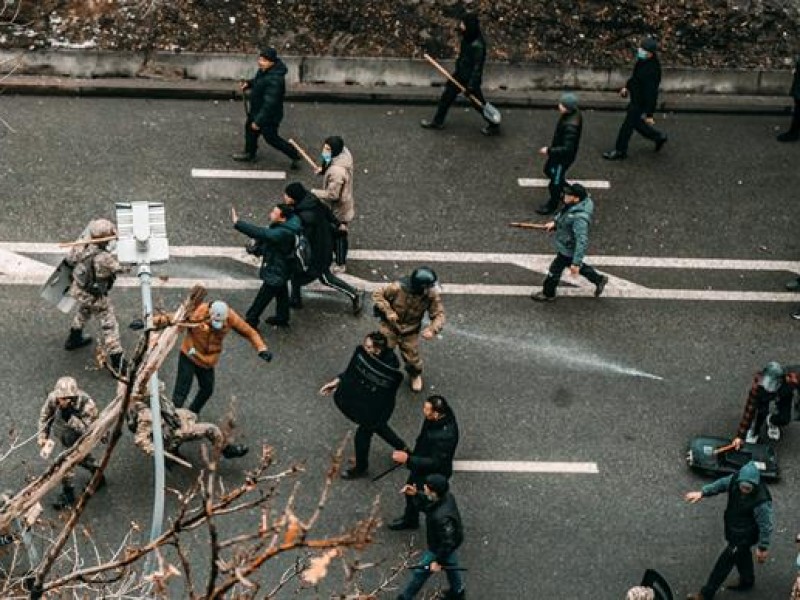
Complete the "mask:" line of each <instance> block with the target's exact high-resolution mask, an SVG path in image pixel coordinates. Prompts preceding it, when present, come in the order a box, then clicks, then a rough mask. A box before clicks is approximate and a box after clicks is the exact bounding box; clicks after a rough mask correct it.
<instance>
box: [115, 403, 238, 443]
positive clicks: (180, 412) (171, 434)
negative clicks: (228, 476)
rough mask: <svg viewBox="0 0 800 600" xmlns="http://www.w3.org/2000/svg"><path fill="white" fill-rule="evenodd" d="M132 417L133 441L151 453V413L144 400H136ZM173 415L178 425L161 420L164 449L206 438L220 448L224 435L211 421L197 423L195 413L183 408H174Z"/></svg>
mask: <svg viewBox="0 0 800 600" xmlns="http://www.w3.org/2000/svg"><path fill="white" fill-rule="evenodd" d="M133 412H134V417H133V420H132V422H131V429H132V430H133V432H134V438H133V442H134V443H135V444H136V446H137V447H138V448H139V449H140V450H142V451H143V452H144V453H145V454H148V455H150V456H152V454H153V413H152V412H151V411H150V406H149V405H148V404H146V403H145V402H141V401H139V402H137V403H136V404H135V405H134V408H133ZM175 416H176V417H177V419H178V422H179V425H178V427H171V426H170V425H169V423H168V422H167V420H166V419H163V418H162V420H161V426H162V431H163V435H164V449H165V450H166V451H167V452H174V451H175V450H177V449H178V447H179V446H180V445H181V444H183V443H184V442H191V441H193V440H199V439H202V438H206V439H207V440H209V441H210V442H211V443H212V444H214V445H215V446H217V447H219V448H221V447H222V445H223V443H224V440H225V436H224V435H223V434H222V430H221V429H220V428H219V427H217V426H216V425H214V424H213V423H198V422H197V415H196V414H194V413H193V412H192V411H190V410H187V409H185V408H176V409H175Z"/></svg>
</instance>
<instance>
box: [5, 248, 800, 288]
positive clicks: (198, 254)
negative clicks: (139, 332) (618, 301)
mask: <svg viewBox="0 0 800 600" xmlns="http://www.w3.org/2000/svg"><path fill="white" fill-rule="evenodd" d="M64 252H65V250H64V248H61V247H60V246H59V245H58V244H55V243H38V242H0V285H42V284H43V283H44V281H45V280H46V279H47V277H48V276H49V274H50V273H52V271H53V268H54V267H53V266H51V265H49V264H46V263H43V262H40V261H37V260H34V259H32V258H28V257H26V256H22V255H21V254H20V253H22V254H32V255H38V254H44V255H63V254H64ZM170 254H171V255H172V256H173V257H176V258H209V257H215V258H228V259H231V260H236V261H239V262H241V263H244V264H248V265H256V264H257V263H258V259H256V258H255V257H252V256H250V255H249V254H247V253H246V252H245V251H244V249H243V248H242V247H241V246H172V247H170ZM350 256H351V257H352V259H353V260H362V261H381V262H412V263H417V264H419V263H449V264H495V265H496V264H505V265H514V266H517V267H520V268H522V269H525V270H528V271H531V272H534V273H538V274H543V273H546V272H547V268H548V266H549V264H550V262H551V261H552V255H550V254H513V253H492V252H424V251H423V252H414V251H393V250H353V251H351V252H350ZM587 262H589V263H590V264H593V265H595V266H597V267H630V268H658V269H686V270H731V271H777V272H787V273H794V274H800V262H799V261H777V260H772V261H765V260H740V259H733V260H731V259H714V258H711V259H699V258H654V257H639V256H591V257H589V258H588V260H587ZM156 273H158V268H157V267H156ZM254 275H255V273H254ZM344 278H345V279H346V280H347V281H349V282H351V283H353V284H355V285H357V286H359V287H364V288H365V289H366V290H367V291H372V290H375V289H377V288H378V287H380V286H381V285H383V284H384V282H372V281H366V280H364V279H360V278H357V277H353V276H352V275H345V276H344ZM563 282H564V283H566V284H573V285H562V286H561V287H560V288H559V292H558V293H559V295H560V296H565V297H588V296H591V295H592V294H593V292H594V286H592V285H591V284H589V283H588V282H586V281H584V280H583V279H581V278H576V279H573V278H572V277H570V276H569V275H568V274H567V275H565V276H564V279H563ZM196 283H201V284H202V285H205V286H206V287H207V288H209V289H218V290H249V289H257V288H258V287H259V286H260V282H259V281H258V280H257V279H255V278H252V279H236V278H233V277H223V278H207V279H200V278H191V277H177V276H176V277H164V278H160V277H155V278H154V280H153V285H154V287H158V288H168V289H185V288H190V287H191V286H192V285H195V284H196ZM117 285H119V286H120V287H135V286H137V285H138V281H137V280H136V278H134V277H122V278H120V279H119V280H118V281H117ZM443 288H444V293H445V294H452V295H476V296H528V295H529V294H530V293H531V291H532V289H533V288H532V286H531V285H492V284H470V283H446V282H445V283H444V285H443ZM309 289H311V290H318V291H328V288H326V287H324V286H322V285H313V286H310V288H309ZM603 297H604V298H624V299H635V300H706V301H726V302H792V303H794V302H797V301H798V296H797V294H795V293H791V292H768V291H736V290H708V289H690V290H686V289H659V288H649V287H646V286H643V285H641V284H638V283H635V282H632V281H629V280H627V279H622V278H619V277H615V276H610V282H609V284H608V285H607V286H606V290H605V293H604V294H603Z"/></svg>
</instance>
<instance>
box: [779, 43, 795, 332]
mask: <svg viewBox="0 0 800 600" xmlns="http://www.w3.org/2000/svg"><path fill="white" fill-rule="evenodd" d="M789 93H790V94H791V95H792V97H793V98H794V112H793V113H792V124H791V125H790V126H789V130H788V131H784V132H783V133H781V134H779V135H778V141H779V142H796V141H797V140H800V56H798V57H797V61H796V62H795V65H794V79H792V89H791V90H790V91H789ZM798 312H800V311H798ZM798 318H800V317H798Z"/></svg>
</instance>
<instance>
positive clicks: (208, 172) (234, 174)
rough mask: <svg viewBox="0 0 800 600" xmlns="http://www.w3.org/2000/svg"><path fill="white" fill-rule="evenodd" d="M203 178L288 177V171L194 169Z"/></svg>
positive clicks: (193, 175)
mask: <svg viewBox="0 0 800 600" xmlns="http://www.w3.org/2000/svg"><path fill="white" fill-rule="evenodd" d="M192 177H198V178H202V179H277V180H280V179H286V171H245V170H241V169H192Z"/></svg>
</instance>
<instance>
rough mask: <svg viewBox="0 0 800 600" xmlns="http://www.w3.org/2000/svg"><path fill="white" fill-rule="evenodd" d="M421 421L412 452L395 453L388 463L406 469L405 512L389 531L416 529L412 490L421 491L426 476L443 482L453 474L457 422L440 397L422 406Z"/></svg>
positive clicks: (416, 514) (401, 451) (429, 399)
mask: <svg viewBox="0 0 800 600" xmlns="http://www.w3.org/2000/svg"><path fill="white" fill-rule="evenodd" d="M422 414H423V415H424V416H425V420H424V421H423V423H422V430H421V431H420V432H419V436H417V441H416V443H415V444H414V450H413V451H412V452H410V453H409V452H405V451H403V450H395V451H394V452H393V453H392V460H394V461H395V462H397V463H400V464H404V465H405V466H406V467H407V468H408V470H409V475H408V481H406V487H404V488H403V492H404V493H405V495H406V509H405V512H404V513H403V516H402V517H400V518H399V519H396V520H394V521H392V522H391V523H389V525H388V527H389V529H391V530H392V531H401V530H403V529H416V528H418V527H419V506H418V505H417V503H416V502H414V499H413V498H414V493H412V489H411V488H412V487H413V488H416V489H417V490H421V489H422V484H423V483H424V482H425V478H426V477H427V476H428V475H432V474H434V473H438V474H440V475H444V476H445V477H446V478H447V479H449V478H450V476H451V475H452V474H453V457H454V456H455V453H456V446H458V423H456V416H455V414H453V410H452V408H450V405H449V404H448V403H447V400H445V399H444V398H443V397H442V396H430V397H429V398H428V399H427V400H425V403H424V404H423V405H422Z"/></svg>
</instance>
